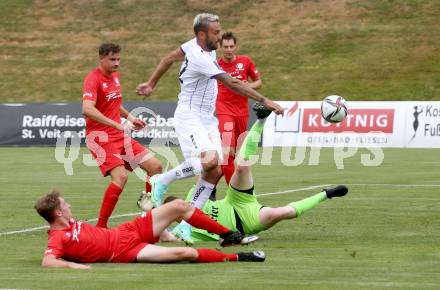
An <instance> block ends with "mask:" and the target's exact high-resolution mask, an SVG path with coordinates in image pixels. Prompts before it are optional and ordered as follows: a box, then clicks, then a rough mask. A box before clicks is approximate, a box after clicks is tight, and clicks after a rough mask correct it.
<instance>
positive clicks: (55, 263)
mask: <svg viewBox="0 0 440 290" xmlns="http://www.w3.org/2000/svg"><path fill="white" fill-rule="evenodd" d="M41 266H43V267H53V268H71V269H90V268H91V267H90V266H88V265H83V264H78V263H74V262H68V261H64V260H61V259H57V258H56V257H55V256H54V255H45V256H44V257H43V260H42V261H41Z"/></svg>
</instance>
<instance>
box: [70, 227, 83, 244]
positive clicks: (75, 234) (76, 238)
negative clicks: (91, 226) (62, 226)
mask: <svg viewBox="0 0 440 290" xmlns="http://www.w3.org/2000/svg"><path fill="white" fill-rule="evenodd" d="M81 225H82V222H77V223H76V224H75V225H74V226H75V228H74V229H73V237H72V240H73V241H77V242H79V235H80V234H81Z"/></svg>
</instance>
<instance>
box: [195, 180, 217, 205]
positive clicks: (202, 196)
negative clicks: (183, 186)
mask: <svg viewBox="0 0 440 290" xmlns="http://www.w3.org/2000/svg"><path fill="white" fill-rule="evenodd" d="M214 187H215V184H212V183H210V182H208V181H206V180H203V179H202V178H200V180H199V182H198V183H197V185H196V188H195V189H194V192H193V194H192V197H191V204H192V205H193V206H194V207H196V208H199V209H200V208H203V206H204V205H205V203H206V201H207V200H208V199H209V196H210V195H211V192H212V190H213V189H214Z"/></svg>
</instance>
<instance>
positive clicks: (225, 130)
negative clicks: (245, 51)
mask: <svg viewBox="0 0 440 290" xmlns="http://www.w3.org/2000/svg"><path fill="white" fill-rule="evenodd" d="M221 48H222V51H223V57H222V58H220V59H219V60H218V64H219V65H220V67H221V68H222V69H223V70H224V71H225V72H227V73H228V74H229V75H230V76H232V77H234V78H236V79H238V80H241V81H243V82H246V83H248V84H249V86H250V87H251V88H253V89H259V88H260V87H261V85H262V82H261V79H260V73H259V72H258V70H257V68H256V67H255V65H254V63H253V62H252V60H251V59H250V58H249V57H248V56H246V55H237V54H236V53H235V51H236V49H237V38H236V37H235V35H234V34H233V33H232V32H225V33H224V34H223V35H222V39H221ZM249 78H250V79H251V80H252V82H248V80H249ZM216 112H217V118H218V121H219V131H220V133H221V136H222V146H223V148H227V151H228V157H227V158H224V161H225V164H223V165H222V171H223V174H224V176H225V180H226V183H227V184H229V181H230V180H231V177H232V174H233V173H234V159H235V152H236V150H237V148H239V147H240V145H241V144H240V143H241V142H242V140H243V139H244V137H245V132H246V130H247V123H248V117H249V112H248V98H247V97H245V96H241V95H239V94H237V93H236V92H234V91H232V90H230V89H229V88H227V87H226V86H224V85H223V84H222V83H221V82H219V83H218V95H217V102H216ZM240 136H241V137H240Z"/></svg>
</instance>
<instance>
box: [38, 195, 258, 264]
mask: <svg viewBox="0 0 440 290" xmlns="http://www.w3.org/2000/svg"><path fill="white" fill-rule="evenodd" d="M35 209H36V210H37V212H38V213H39V214H40V216H42V217H43V218H44V219H45V220H46V221H47V222H48V223H49V226H50V229H49V231H48V244H47V249H46V251H45V252H44V256H43V260H42V263H41V264H42V266H43V267H65V268H73V269H87V268H90V266H88V265H84V264H83V263H104V262H111V263H130V262H178V261H190V262H198V263H209V262H225V261H231V262H236V261H243V262H244V261H248V262H263V261H264V260H265V254H264V252H261V251H254V252H247V253H236V254H225V253H223V252H220V251H217V250H213V249H194V248H188V247H160V246H155V245H154V243H156V242H157V241H158V240H159V237H160V235H161V233H162V232H163V231H164V230H165V229H166V228H167V227H168V226H169V225H170V224H171V223H172V222H174V221H177V220H182V219H183V220H185V221H187V222H188V223H189V224H190V225H192V226H194V227H200V228H203V229H206V230H208V231H209V232H212V233H216V234H218V235H220V238H221V240H220V245H221V246H223V247H226V246H232V245H239V244H242V245H243V244H249V243H250V242H253V241H255V240H256V239H257V237H255V236H251V237H245V236H244V235H243V234H241V233H240V232H237V231H235V232H234V231H231V230H229V229H228V228H225V227H224V226H222V225H220V224H219V223H217V222H215V221H214V220H212V219H210V218H209V217H208V216H207V215H206V214H204V213H203V212H202V211H200V210H199V209H197V208H194V207H192V206H191V205H189V204H188V203H186V202H184V201H183V200H175V201H172V202H170V203H167V204H166V205H163V206H161V207H159V208H155V209H153V210H151V211H149V212H148V213H144V214H143V215H142V216H140V217H138V218H135V219H134V220H133V221H131V222H126V223H123V224H121V225H119V226H118V227H116V228H112V229H107V228H101V227H95V226H93V225H91V224H89V223H87V222H83V221H79V220H76V219H74V218H73V215H72V212H71V211H70V204H69V203H67V202H66V201H65V200H64V198H63V197H61V195H60V193H59V192H57V191H55V190H53V191H52V192H50V193H48V194H46V195H44V196H43V197H41V198H40V199H38V200H37V202H36V203H35Z"/></svg>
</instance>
